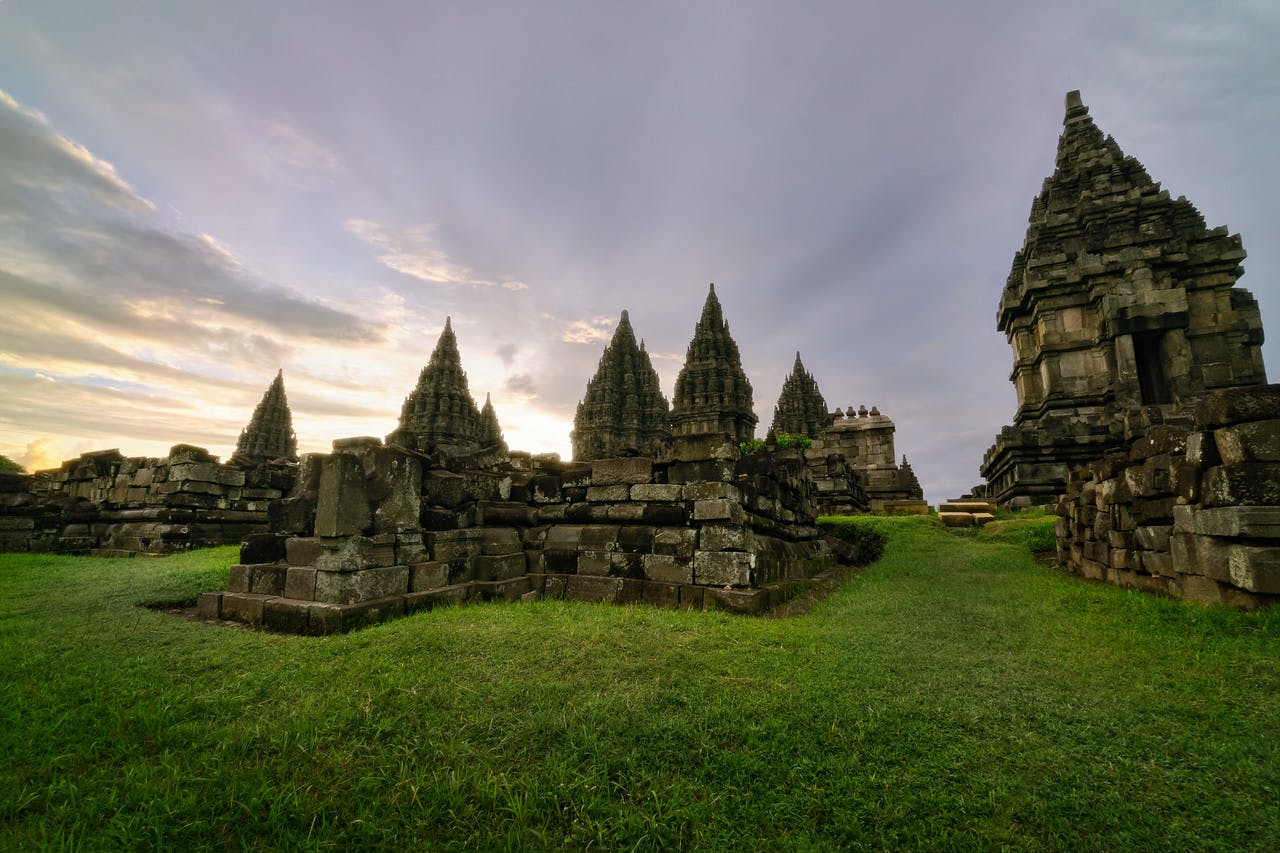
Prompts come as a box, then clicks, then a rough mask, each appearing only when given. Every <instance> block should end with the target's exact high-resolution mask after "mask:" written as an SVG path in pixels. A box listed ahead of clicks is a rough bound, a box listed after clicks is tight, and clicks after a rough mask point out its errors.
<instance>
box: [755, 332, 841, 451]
mask: <svg viewBox="0 0 1280 853" xmlns="http://www.w3.org/2000/svg"><path fill="white" fill-rule="evenodd" d="M829 421H830V416H829V415H828V414H827V401H826V400H824V399H823V397H822V392H821V391H819V390H818V383H817V382H816V381H815V380H814V378H813V374H811V373H809V371H807V370H805V369H804V363H803V362H801V361H800V353H799V352H797V353H796V363H795V365H794V366H793V367H792V368H791V375H790V376H788V377H787V379H786V381H785V382H783V383H782V393H781V394H780V395H778V405H777V406H775V407H774V409H773V424H772V426H770V427H769V431H770V432H772V433H774V434H777V433H780V432H786V433H790V434H792V435H805V436H808V437H809V438H817V437H818V436H820V435H821V434H822V431H823V430H824V429H826V428H827V426H828V425H829Z"/></svg>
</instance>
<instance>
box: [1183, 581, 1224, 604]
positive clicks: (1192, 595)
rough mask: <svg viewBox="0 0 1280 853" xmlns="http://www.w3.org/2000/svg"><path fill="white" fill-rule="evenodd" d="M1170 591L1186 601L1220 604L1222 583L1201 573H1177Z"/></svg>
mask: <svg viewBox="0 0 1280 853" xmlns="http://www.w3.org/2000/svg"><path fill="white" fill-rule="evenodd" d="M1171 591H1172V592H1174V593H1175V594H1176V595H1178V596H1179V597H1181V598H1184V599H1186V600H1188V601H1198V602H1200V603H1201V604H1221V603H1222V585H1221V584H1219V583H1218V582H1217V581H1215V580H1214V579H1213V578H1208V577H1204V576H1203V575H1179V576H1178V577H1176V578H1175V579H1174V582H1173V584H1172V586H1171Z"/></svg>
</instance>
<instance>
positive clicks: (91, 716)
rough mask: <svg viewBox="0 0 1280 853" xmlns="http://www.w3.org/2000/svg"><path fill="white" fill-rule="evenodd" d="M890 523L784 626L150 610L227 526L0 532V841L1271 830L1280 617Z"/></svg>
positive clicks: (645, 612) (1009, 842) (1241, 838)
mask: <svg viewBox="0 0 1280 853" xmlns="http://www.w3.org/2000/svg"><path fill="white" fill-rule="evenodd" d="M878 523H879V524H880V525H881V526H882V527H883V528H884V529H885V530H886V531H887V533H888V535H889V545H888V548H887V550H886V553H885V556H884V558H883V559H882V560H881V561H880V562H879V563H877V564H875V565H873V566H872V567H870V568H869V569H868V570H867V571H865V572H864V573H862V574H859V575H857V576H855V577H853V578H851V579H850V580H849V581H847V582H846V583H845V584H844V585H842V586H841V587H840V588H839V589H838V590H837V591H836V592H835V593H834V594H832V595H831V596H830V597H829V598H827V599H826V600H825V601H822V602H821V603H819V604H818V605H817V606H816V607H815V608H814V609H813V610H812V611H811V612H809V613H808V614H807V615H805V616H802V617H799V618H795V619H745V618H734V617H728V616H723V615H719V614H712V613H679V612H671V611H662V610H654V609H648V608H643V607H627V608H618V607H610V606H602V605H589V604H581V603H575V602H556V601H539V602H533V603H528V604H521V605H483V606H473V607H464V608H454V609H448V610H440V611H436V612H433V613H427V614H420V615H418V616H415V617H411V618H407V619H403V620H400V621H397V622H393V623H389V624H386V625H382V626H378V627H375V628H371V629H368V630H365V631H360V632H357V633H354V634H349V635H345V636H337V637H326V638H297V637H285V636H278V635H272V634H263V633H255V632H251V631H246V630H238V629H230V628H223V627H217V626H210V625H205V624H201V623H192V622H188V621H185V620H182V619H178V618H176V617H173V616H170V615H168V614H164V613H159V612H154V611H151V610H147V609H145V608H141V607H138V606H137V604H138V603H139V602H155V601H165V600H176V599H182V598H186V597H191V596H194V595H195V594H196V593H197V592H199V591H202V590H208V589H216V588H219V587H221V586H222V585H223V584H224V582H225V580H226V567H227V566H228V565H229V564H230V563H231V562H232V561H233V560H234V559H235V552H234V549H217V550H214V551H205V552H199V553H195V554H189V555H184V556H181V557H176V558H170V559H164V560H156V559H138V560H104V559H94V558H51V557H41V556H33V555H0V684H2V685H3V693H2V694H0V753H2V754H3V755H4V756H5V760H4V761H3V762H0V849H15V848H24V847H31V846H44V845H47V846H54V847H84V848H89V849H99V848H103V847H130V848H135V847H140V846H141V847H150V846H166V847H181V848H189V847H195V848H207V847H214V848H222V847H237V848H238V847H242V846H250V847H255V846H260V847H265V848H289V849H295V848H301V849H308V848H316V849H320V848H339V849H349V848H351V847H390V846H393V845H403V844H413V845H414V846H427V847H431V848H439V849H448V848H459V849H477V848H480V849H494V848H498V849H501V848H504V847H510V848H520V849H530V848H532V849H538V848H574V849H595V848H603V849H619V848H625V849H656V848H662V849H671V848H681V847H687V848H697V849H735V850H738V849H752V848H754V849H778V848H786V849H831V848H833V847H838V848H844V849H858V848H863V847H865V848H881V847H894V848H924V849H973V848H995V847H1002V846H1003V847H1012V848H1017V849H1072V850H1075V849H1107V850H1114V849H1125V848H1129V849H1153V848H1158V849H1223V850H1239V849H1257V850H1274V849H1277V848H1280V805H1278V804H1280V610H1278V611H1277V612H1274V613H1272V612H1269V613H1263V614H1239V613H1231V612H1225V611H1217V610H1206V609H1203V608H1200V607H1196V606H1190V605H1184V604H1181V603H1178V602H1171V601H1164V600H1160V599H1155V598H1151V597H1147V596H1142V595H1139V594H1137V593H1133V592H1127V591H1122V590H1117V589H1113V588H1110V587H1105V586H1100V585H1094V584H1088V583H1085V582H1082V581H1079V580H1076V579H1073V578H1068V577H1064V576H1061V575H1059V574H1057V573H1056V572H1054V571H1053V570H1051V569H1047V568H1045V567H1043V566H1039V565H1037V564H1036V563H1035V562H1034V561H1033V560H1032V559H1031V557H1030V556H1029V553H1028V552H1027V551H1026V549H1025V548H1020V547H1019V546H1017V545H1015V544H1001V543H998V542H991V541H983V540H980V539H975V538H972V537H969V538H965V537H958V536H954V535H951V534H948V533H946V532H945V531H942V530H941V529H939V528H937V527H935V526H933V525H932V524H931V523H930V522H929V520H927V519H903V520H892V521H889V520H885V521H880V522H878Z"/></svg>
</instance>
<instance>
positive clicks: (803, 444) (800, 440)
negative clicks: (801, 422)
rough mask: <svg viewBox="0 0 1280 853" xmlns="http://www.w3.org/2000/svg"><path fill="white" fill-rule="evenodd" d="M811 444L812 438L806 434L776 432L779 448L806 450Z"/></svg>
mask: <svg viewBox="0 0 1280 853" xmlns="http://www.w3.org/2000/svg"><path fill="white" fill-rule="evenodd" d="M812 445H813V439H811V438H809V436H807V435H792V434H791V433H789V432H780V433H778V442H777V447H778V449H779V450H806V449H808V448H809V447H811V446H812Z"/></svg>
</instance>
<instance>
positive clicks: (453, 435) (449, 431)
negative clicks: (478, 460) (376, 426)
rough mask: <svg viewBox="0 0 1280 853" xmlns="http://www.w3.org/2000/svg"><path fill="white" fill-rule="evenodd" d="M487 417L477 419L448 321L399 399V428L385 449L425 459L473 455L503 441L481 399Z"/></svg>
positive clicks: (476, 410) (489, 410) (493, 417)
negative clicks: (434, 454) (440, 453)
mask: <svg viewBox="0 0 1280 853" xmlns="http://www.w3.org/2000/svg"><path fill="white" fill-rule="evenodd" d="M486 409H487V410H488V412H489V413H490V415H491V416H490V415H482V414H481V412H480V409H478V408H477V407H476V401H475V399H474V398H472V396H471V390H470V389H469V388H468V387H467V374H466V373H465V372H463V370H462V356H461V355H459V354H458V340H457V338H455V337H454V334H453V325H452V321H451V320H450V319H447V318H446V319H445V321H444V331H442V332H441V333H440V340H439V341H437V342H436V348H435V350H433V351H432V353H431V360H430V361H428V362H427V366H426V367H424V368H422V373H421V374H419V376H418V384H417V385H416V386H415V387H414V389H413V391H412V392H410V394H409V396H408V397H405V399H404V407H403V408H402V409H401V411H400V426H399V427H398V428H397V429H396V431H395V432H393V433H391V434H390V435H388V436H387V444H398V445H400V446H402V447H406V448H409V449H410V450H416V451H418V452H420V453H429V452H431V451H433V450H438V449H446V450H453V451H459V452H473V451H477V450H480V449H482V448H486V447H491V446H493V443H495V439H496V442H501V441H502V432H501V430H500V429H498V418H497V415H496V414H493V406H492V404H491V403H489V402H488V400H487V398H486Z"/></svg>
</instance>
